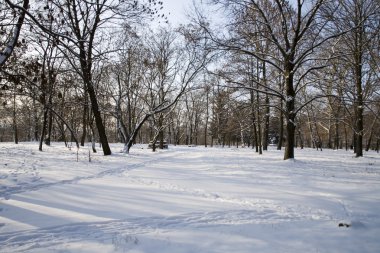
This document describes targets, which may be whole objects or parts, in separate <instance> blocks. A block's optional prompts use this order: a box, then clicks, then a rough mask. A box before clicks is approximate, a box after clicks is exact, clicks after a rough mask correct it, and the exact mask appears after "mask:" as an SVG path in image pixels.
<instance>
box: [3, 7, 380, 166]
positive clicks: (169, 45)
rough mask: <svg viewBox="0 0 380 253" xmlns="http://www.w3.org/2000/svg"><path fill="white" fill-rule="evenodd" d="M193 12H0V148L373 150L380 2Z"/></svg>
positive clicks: (379, 88)
mask: <svg viewBox="0 0 380 253" xmlns="http://www.w3.org/2000/svg"><path fill="white" fill-rule="evenodd" d="M163 1H164V0H163ZM199 2H202V4H203V5H205V7H202V6H201V3H199V5H197V4H196V3H195V4H194V7H193V10H191V15H190V16H189V19H188V21H186V22H185V21H184V22H183V23H182V24H181V25H178V26H176V27H174V26H172V25H171V24H170V22H169V21H168V19H167V14H166V11H165V8H164V6H165V3H164V2H161V1H157V0H148V1H139V0H133V1H132V0H125V1H123V0H2V1H1V2H0V141H1V142H12V141H13V142H15V143H18V142H29V141H32V142H36V149H37V148H38V149H39V150H41V151H42V150H43V149H44V146H45V145H50V143H51V142H64V143H65V144H66V145H67V146H76V147H78V148H80V147H83V146H85V145H91V147H92V150H93V152H97V150H98V149H99V150H100V152H103V154H104V155H110V154H112V152H119V150H112V151H111V149H110V145H109V143H123V144H124V149H123V152H125V153H128V152H129V150H130V148H131V147H132V146H133V145H134V144H136V143H149V142H151V143H153V151H154V150H155V149H156V147H157V148H163V146H164V143H165V142H166V143H168V144H172V145H188V146H193V145H204V146H206V147H213V146H236V147H250V148H253V150H254V151H255V152H257V153H259V154H262V152H265V151H267V150H268V146H269V145H273V146H276V147H277V149H279V150H281V149H283V150H284V156H283V157H284V159H285V160H287V159H293V158H295V156H296V152H297V149H296V148H304V147H311V148H316V149H318V150H322V149H345V150H349V152H353V153H354V154H355V156H356V157H361V156H363V153H364V151H368V150H370V149H372V150H377V151H379V145H380V119H379V117H380V43H379V41H380V2H379V1H378V0H335V1H331V0H311V1H307V0H306V1H305V0H294V1H285V0H244V1H241V0H210V1H199ZM210 10H211V11H215V12H219V13H220V15H219V16H221V17H223V18H215V17H214V15H210ZM215 16H216V15H215ZM89 143H90V144H89ZM99 150H98V151H99Z"/></svg>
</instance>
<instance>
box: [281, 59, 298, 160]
mask: <svg viewBox="0 0 380 253" xmlns="http://www.w3.org/2000/svg"><path fill="white" fill-rule="evenodd" d="M288 64H290V63H288ZM285 90H286V104H285V105H286V144H285V145H286V146H285V153H284V160H287V159H294V137H295V129H296V126H295V118H296V114H295V111H294V109H295V91H294V87H293V73H292V68H290V67H288V68H285Z"/></svg>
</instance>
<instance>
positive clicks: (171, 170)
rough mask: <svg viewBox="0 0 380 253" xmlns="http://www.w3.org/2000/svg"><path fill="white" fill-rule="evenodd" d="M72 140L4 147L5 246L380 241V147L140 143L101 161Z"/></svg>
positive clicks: (312, 247) (206, 246) (316, 245)
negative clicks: (264, 149)
mask: <svg viewBox="0 0 380 253" xmlns="http://www.w3.org/2000/svg"><path fill="white" fill-rule="evenodd" d="M61 145H62V144H54V145H53V147H51V148H46V151H44V152H42V153H40V152H36V151H34V150H35V148H36V147H35V146H33V145H31V144H23V145H20V146H15V145H12V144H4V145H3V146H0V156H1V158H2V160H1V167H0V182H1V184H0V252H253V251H256V252H378V251H379V249H380V242H379V240H378V234H380V228H379V226H380V213H379V212H378V210H380V194H379V193H380V156H379V154H377V153H368V154H366V157H365V158H362V159H355V158H353V157H352V154H350V153H349V152H345V151H336V152H316V151H313V150H302V151H301V150H298V152H299V153H298V157H299V158H298V159H297V160H296V161H282V160H281V156H282V153H281V152H278V151H276V150H272V151H270V152H269V153H265V154H264V155H263V156H258V155H256V154H254V153H253V151H252V150H250V149H235V148H231V149H228V148H226V149H221V148H213V149H205V148H201V147H198V148H189V147H170V149H169V150H166V151H163V152H157V153H151V152H149V150H146V149H141V148H140V149H137V148H136V149H133V150H132V153H131V155H129V156H128V157H126V156H125V155H123V154H118V153H115V154H114V155H112V156H109V157H103V156H102V155H101V154H95V155H94V154H93V155H92V162H91V163H89V162H88V153H87V150H86V149H82V150H80V151H79V153H78V157H79V161H78V162H77V161H76V157H77V153H76V150H68V149H66V148H64V147H62V146H61ZM120 148H121V146H114V147H113V150H114V151H115V150H118V149H120ZM339 223H344V224H349V225H350V227H349V228H346V227H338V224H339Z"/></svg>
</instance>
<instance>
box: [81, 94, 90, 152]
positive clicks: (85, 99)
mask: <svg viewBox="0 0 380 253" xmlns="http://www.w3.org/2000/svg"><path fill="white" fill-rule="evenodd" d="M87 120H88V95H87V92H86V89H85V92H84V96H83V115H82V136H81V138H80V145H81V146H82V147H83V146H84V143H85V141H86V136H87V125H88V124H87Z"/></svg>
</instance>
